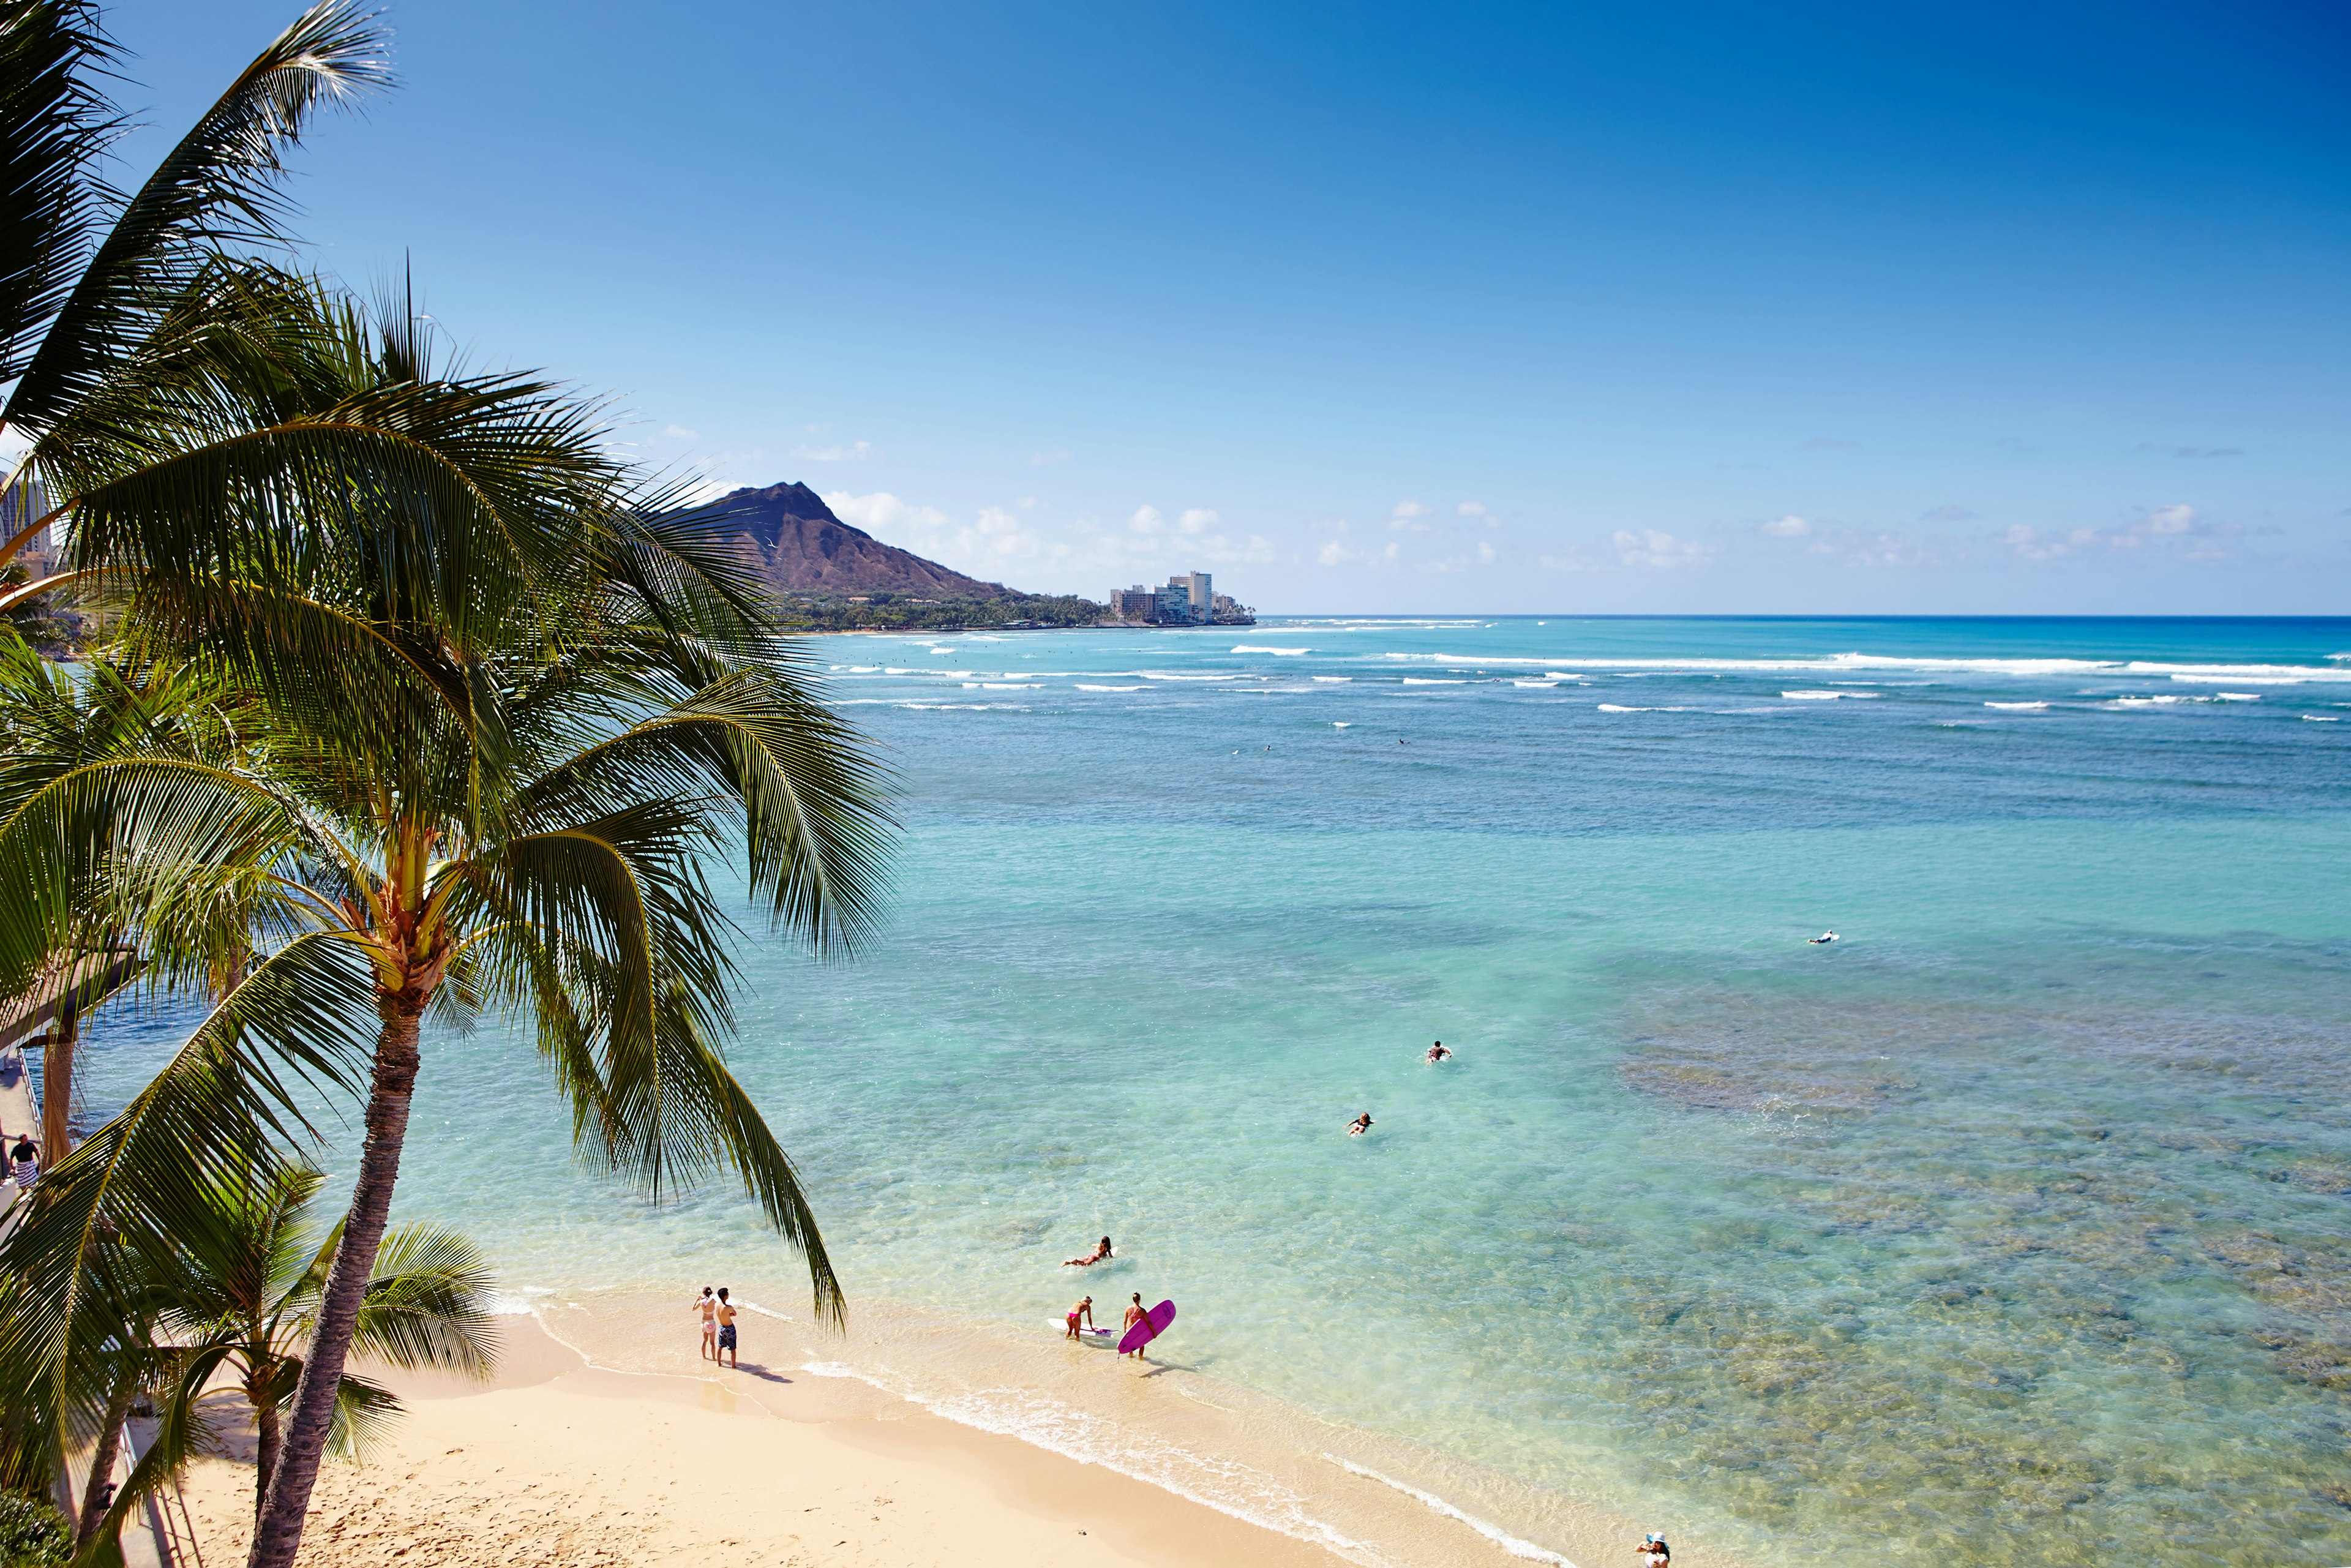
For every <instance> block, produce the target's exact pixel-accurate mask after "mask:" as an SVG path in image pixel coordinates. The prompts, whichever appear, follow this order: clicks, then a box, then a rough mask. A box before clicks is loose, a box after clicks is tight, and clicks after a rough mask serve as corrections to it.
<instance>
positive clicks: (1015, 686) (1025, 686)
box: [979, 681, 1045, 692]
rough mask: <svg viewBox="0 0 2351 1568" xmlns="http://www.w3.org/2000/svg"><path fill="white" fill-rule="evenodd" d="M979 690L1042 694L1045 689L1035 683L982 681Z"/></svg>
mask: <svg viewBox="0 0 2351 1568" xmlns="http://www.w3.org/2000/svg"><path fill="white" fill-rule="evenodd" d="M979 689H980V690H982V691H984V692H1041V691H1043V690H1044V689H1045V688H1044V687H1043V686H1041V685H1038V684H1037V683H1036V682H1035V681H982V682H980V683H979Z"/></svg>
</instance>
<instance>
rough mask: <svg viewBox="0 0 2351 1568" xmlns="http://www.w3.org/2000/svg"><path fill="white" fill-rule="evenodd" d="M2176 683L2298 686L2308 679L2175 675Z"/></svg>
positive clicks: (2275, 676)
mask: <svg viewBox="0 0 2351 1568" xmlns="http://www.w3.org/2000/svg"><path fill="white" fill-rule="evenodd" d="M2171 678H2172V679H2173V680H2175V681H2185V682H2188V683H2189V684H2190V685H2199V686H2298V685H2302V683H2303V682H2304V680H2305V679H2306V678H2307V677H2305V676H2303V675H2244V674H2224V675H2174V676H2172V677H2171Z"/></svg>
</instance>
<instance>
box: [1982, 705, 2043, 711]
mask: <svg viewBox="0 0 2351 1568" xmlns="http://www.w3.org/2000/svg"><path fill="white" fill-rule="evenodd" d="M1984 706H1986V707H2004V708H2008V709H2011V711H2014V712H2017V713H2039V712H2040V711H2041V710H2042V709H2043V708H2045V707H2047V706H2049V705H2048V704H2047V703H1986V704H1984Z"/></svg>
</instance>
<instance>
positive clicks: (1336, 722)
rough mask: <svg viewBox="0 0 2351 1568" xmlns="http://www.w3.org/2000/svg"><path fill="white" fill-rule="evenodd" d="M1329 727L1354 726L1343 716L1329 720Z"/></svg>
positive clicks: (1343, 727)
mask: <svg viewBox="0 0 2351 1568" xmlns="http://www.w3.org/2000/svg"><path fill="white" fill-rule="evenodd" d="M1331 727H1332V729H1353V728H1354V726H1353V724H1351V723H1349V722H1348V721H1347V720H1345V719H1343V718H1334V719H1332V721H1331Z"/></svg>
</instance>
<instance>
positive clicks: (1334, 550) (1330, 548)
mask: <svg viewBox="0 0 2351 1568" xmlns="http://www.w3.org/2000/svg"><path fill="white" fill-rule="evenodd" d="M1314 559H1316V560H1319V561H1321V562H1322V564H1323V565H1324V566H1344V565H1346V564H1347V562H1349V561H1351V560H1361V559H1363V558H1362V557H1361V556H1359V555H1357V554H1356V553H1355V552H1354V551H1353V550H1351V549H1348V548H1347V547H1346V546H1345V545H1343V544H1341V543H1340V542H1339V541H1338V540H1337V539H1332V541H1331V542H1330V543H1328V544H1326V545H1324V546H1323V547H1322V551H1321V552H1320V553H1319V554H1317V555H1316V556H1315V558H1314Z"/></svg>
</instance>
